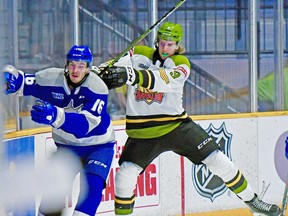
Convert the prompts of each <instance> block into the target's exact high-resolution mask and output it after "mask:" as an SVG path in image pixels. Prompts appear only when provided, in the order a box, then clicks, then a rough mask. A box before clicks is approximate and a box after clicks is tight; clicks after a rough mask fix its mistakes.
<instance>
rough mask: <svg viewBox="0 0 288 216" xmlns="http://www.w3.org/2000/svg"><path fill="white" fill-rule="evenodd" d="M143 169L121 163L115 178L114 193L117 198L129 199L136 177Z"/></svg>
mask: <svg viewBox="0 0 288 216" xmlns="http://www.w3.org/2000/svg"><path fill="white" fill-rule="evenodd" d="M142 170H143V169H142V168H141V167H140V166H138V165H137V164H134V163H132V162H123V163H122V164H121V166H120V169H119V170H118V172H117V173H116V176H115V193H116V196H118V197H131V196H132V195H133V191H134V188H135V185H136V183H137V177H138V175H139V174H140V172H141V171H142Z"/></svg>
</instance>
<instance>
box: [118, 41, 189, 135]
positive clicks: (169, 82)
mask: <svg viewBox="0 0 288 216" xmlns="http://www.w3.org/2000/svg"><path fill="white" fill-rule="evenodd" d="M131 63H132V66H133V68H135V69H137V70H140V75H141V78H140V82H139V84H136V85H134V86H127V105H126V131H127V134H128V135H129V136H130V137H135V138H155V137H159V136H162V135H164V134H166V133H168V132H170V131H171V130H173V129H174V128H176V127H177V126H178V125H179V124H180V123H181V122H182V121H184V120H185V119H187V118H188V116H187V114H186V112H185V109H184V108H183V89H184V84H185V81H186V80H187V78H188V77H189V75H190V62H189V60H188V59H187V58H186V57H185V56H183V55H173V56H171V57H169V58H167V59H166V60H165V61H163V60H161V58H160V57H159V56H158V51H156V50H155V49H153V48H150V47H147V46H136V47H134V51H133V54H132V55H131ZM120 64H121V61H120V62H119V63H118V65H120ZM143 83H145V85H144V86H146V87H145V88H144V87H142V86H143V85H142V84H143Z"/></svg>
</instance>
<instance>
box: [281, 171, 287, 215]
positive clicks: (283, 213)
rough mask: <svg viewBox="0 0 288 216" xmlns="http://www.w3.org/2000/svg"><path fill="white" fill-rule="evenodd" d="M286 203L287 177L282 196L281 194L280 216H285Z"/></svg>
mask: <svg viewBox="0 0 288 216" xmlns="http://www.w3.org/2000/svg"><path fill="white" fill-rule="evenodd" d="M287 202H288V176H287V178H286V183H285V189H284V194H283V200H282V214H281V216H285V212H286V207H287Z"/></svg>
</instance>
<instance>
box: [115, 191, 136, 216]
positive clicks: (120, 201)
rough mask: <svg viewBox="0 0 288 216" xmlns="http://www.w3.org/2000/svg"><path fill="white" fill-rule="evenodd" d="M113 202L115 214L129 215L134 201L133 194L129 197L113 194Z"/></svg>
mask: <svg viewBox="0 0 288 216" xmlns="http://www.w3.org/2000/svg"><path fill="white" fill-rule="evenodd" d="M114 202H115V205H114V207H115V208H114V209H115V214H116V215H129V214H132V213H133V208H134V203H135V201H134V195H133V196H132V197H130V198H121V197H117V196H115V199H114Z"/></svg>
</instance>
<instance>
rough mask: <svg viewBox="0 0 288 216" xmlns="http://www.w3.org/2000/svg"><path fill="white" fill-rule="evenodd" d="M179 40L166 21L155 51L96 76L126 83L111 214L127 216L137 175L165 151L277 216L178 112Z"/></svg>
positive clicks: (142, 50)
mask: <svg viewBox="0 0 288 216" xmlns="http://www.w3.org/2000/svg"><path fill="white" fill-rule="evenodd" d="M182 37H183V31H182V27H181V25H179V24H175V23H171V22H166V23H164V24H163V25H162V26H161V27H160V29H159V30H158V33H157V38H156V41H155V47H156V49H154V48H150V47H147V46H136V47H134V50H133V53H132V52H130V57H131V62H130V64H126V63H125V64H122V65H121V59H120V60H119V61H118V62H117V64H114V65H116V66H114V67H103V68H101V69H102V71H103V72H102V73H101V75H100V76H101V77H102V79H103V80H104V81H105V83H106V84H107V85H108V87H109V88H115V87H119V86H121V85H123V84H125V83H126V84H127V85H128V87H127V88H128V90H127V105H126V106H127V107H126V132H127V134H128V136H129V137H128V139H127V141H126V144H125V147H124V150H123V152H122V155H121V157H120V160H119V165H120V169H119V171H118V172H117V173H116V177H115V187H116V188H115V213H116V215H128V214H132V212H133V207H134V189H135V186H136V183H137V177H138V175H139V174H141V173H142V172H143V171H144V170H145V168H146V167H147V166H148V165H149V164H150V163H151V162H152V161H153V160H154V159H155V158H156V157H157V156H158V155H160V154H161V153H162V152H165V151H173V152H175V153H177V154H179V155H182V156H185V157H186V158H188V159H189V160H190V161H191V162H193V163H195V164H201V163H203V164H205V165H207V167H208V168H209V169H210V171H211V172H212V173H214V174H216V175H218V176H219V177H220V178H221V179H222V180H223V181H224V182H225V184H226V186H227V187H228V188H229V189H230V190H231V191H232V192H234V193H235V194H236V195H237V197H239V198H240V199H242V200H243V201H244V202H245V203H246V204H247V205H248V207H249V208H250V210H251V211H252V212H256V213H260V214H263V215H270V216H278V215H280V214H281V210H280V208H279V207H278V206H277V205H273V204H268V203H265V202H263V201H262V200H260V199H259V198H258V197H257V195H256V194H255V193H254V192H253V190H252V189H251V187H250V185H249V183H248V181H247V179H246V178H245V177H244V175H243V174H242V173H241V172H240V170H239V169H238V168H237V167H236V166H235V165H234V163H233V162H232V161H231V160H229V158H228V157H227V156H226V155H224V154H223V153H222V152H221V151H220V150H219V146H218V145H217V144H216V142H215V141H214V139H213V138H212V137H210V136H209V135H208V134H207V133H206V132H205V131H204V130H203V129H202V128H201V127H200V126H199V125H198V124H196V123H195V122H194V121H193V120H192V119H191V118H189V117H188V115H187V113H186V111H185V109H184V108H183V106H182V98H183V87H184V83H185V81H186V80H187V79H188V77H189V74H190V63H189V60H188V59H187V58H186V57H185V56H184V55H182V52H183V51H184V48H183V46H182V45H181V40H182ZM123 58H124V57H123ZM125 58H127V56H125ZM120 65H121V66H122V67H121V66H120Z"/></svg>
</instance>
